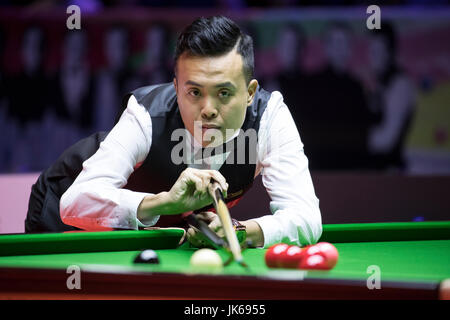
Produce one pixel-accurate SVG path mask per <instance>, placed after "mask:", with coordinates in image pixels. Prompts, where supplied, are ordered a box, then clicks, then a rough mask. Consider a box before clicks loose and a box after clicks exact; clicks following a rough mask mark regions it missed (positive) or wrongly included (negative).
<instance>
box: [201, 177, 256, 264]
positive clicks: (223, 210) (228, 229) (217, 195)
mask: <svg viewBox="0 0 450 320" xmlns="http://www.w3.org/2000/svg"><path fill="white" fill-rule="evenodd" d="M208 190H209V193H210V194H211V197H212V198H213V200H214V207H215V208H216V211H217V214H218V215H219V218H220V221H221V222H222V227H223V229H224V231H225V237H226V238H227V240H228V245H229V248H230V250H231V253H232V254H233V257H234V260H235V261H236V262H237V263H238V264H240V265H241V266H244V267H247V265H246V264H245V262H244V258H243V257H242V252H241V246H240V244H239V240H238V238H237V235H236V232H234V228H233V224H232V222H231V217H230V212H229V211H228V207H227V205H226V204H225V199H224V198H223V193H222V189H221V188H220V185H219V183H218V182H217V181H215V180H214V179H211V183H210V185H209V187H208Z"/></svg>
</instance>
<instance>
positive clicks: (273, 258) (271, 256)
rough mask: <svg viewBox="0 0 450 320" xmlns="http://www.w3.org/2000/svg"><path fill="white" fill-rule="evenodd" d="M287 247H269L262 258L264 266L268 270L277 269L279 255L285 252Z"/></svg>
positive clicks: (276, 245) (280, 245)
mask: <svg viewBox="0 0 450 320" xmlns="http://www.w3.org/2000/svg"><path fill="white" fill-rule="evenodd" d="M288 248H289V246H288V245H287V244H285V243H278V244H275V245H273V246H271V247H270V248H269V249H268V250H267V251H266V254H265V256H264V260H265V261H266V265H267V266H268V267H269V268H279V267H280V266H279V261H280V256H281V254H282V253H283V252H284V251H286V250H287V249H288Z"/></svg>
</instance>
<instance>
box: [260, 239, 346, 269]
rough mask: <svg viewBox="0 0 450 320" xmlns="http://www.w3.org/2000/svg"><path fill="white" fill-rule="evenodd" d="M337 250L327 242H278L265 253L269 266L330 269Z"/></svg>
mask: <svg viewBox="0 0 450 320" xmlns="http://www.w3.org/2000/svg"><path fill="white" fill-rule="evenodd" d="M338 255H339V254H338V251H337V249H336V247H335V246H333V245H332V244H331V243H328V242H319V243H317V244H314V245H309V246H306V247H303V248H301V247H299V246H296V245H287V244H285V243H279V244H275V245H273V246H271V247H270V248H269V249H268V250H267V251H266V254H265V261H266V265H267V266H268V267H269V268H289V269H315V270H330V269H332V268H333V267H334V266H335V265H336V263H337V260H338Z"/></svg>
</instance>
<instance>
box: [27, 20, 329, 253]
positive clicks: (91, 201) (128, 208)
mask: <svg viewBox="0 0 450 320" xmlns="http://www.w3.org/2000/svg"><path fill="white" fill-rule="evenodd" d="M253 69H254V59H253V44H252V39H251V37H249V36H248V35H245V34H244V33H242V32H241V30H240V28H239V27H238V26H237V25H236V24H235V23H234V22H233V21H231V20H229V19H227V18H225V17H221V16H219V17H211V18H201V19H197V20H195V21H194V22H193V23H192V24H191V25H189V26H188V27H187V28H186V29H185V30H184V31H183V32H182V34H181V35H180V36H179V38H178V41H177V45H176V53H175V78H174V80H173V84H162V85H156V86H151V87H144V88H140V89H137V90H135V91H133V92H132V93H131V94H130V95H128V96H127V97H126V98H127V99H128V100H126V108H125V110H124V111H123V113H122V114H121V117H120V119H119V120H118V122H117V124H116V125H115V126H114V128H113V129H112V130H111V131H110V132H109V133H107V134H104V135H102V134H96V135H93V136H91V137H89V138H87V139H85V140H84V141H83V140H82V141H81V142H79V143H78V144H76V145H75V146H73V147H71V148H69V150H67V151H66V152H65V153H64V154H63V155H62V156H61V157H60V158H59V159H58V161H57V163H56V164H54V165H53V166H52V167H51V168H49V169H48V170H47V172H44V173H43V174H42V175H41V177H40V179H39V180H38V183H36V185H35V186H33V191H32V195H31V198H30V209H29V212H28V216H27V221H26V228H27V230H28V231H31V232H33V231H35V230H36V229H39V227H38V226H39V225H45V224H46V223H47V224H49V223H48V221H47V222H46V221H45V220H46V219H47V220H48V219H49V218H48V217H49V216H51V215H47V218H44V215H45V214H44V213H43V212H45V210H46V206H47V207H48V206H49V204H48V202H49V203H50V204H51V203H52V201H41V202H43V204H40V205H39V206H37V207H39V210H34V209H33V208H34V206H33V203H35V202H37V201H35V200H33V199H36V198H38V194H39V186H45V190H49V189H52V190H53V192H54V193H56V194H57V193H58V192H60V193H61V194H62V193H64V194H63V195H62V197H61V199H60V203H59V214H60V217H61V219H62V222H63V223H64V224H66V225H70V226H74V227H76V228H80V229H84V230H92V231H93V230H111V229H138V228H142V227H148V226H174V225H177V226H179V223H180V220H181V219H180V217H181V214H186V213H189V212H193V211H196V212H198V216H199V217H200V218H201V219H203V220H205V221H207V223H209V226H210V228H211V229H213V231H216V232H217V231H218V230H219V229H220V220H219V219H218V217H217V215H216V214H214V213H212V212H211V211H210V210H209V209H208V206H210V205H211V204H212V201H213V200H212V198H211V196H210V194H209V193H208V191H207V190H208V186H209V184H210V183H211V182H212V181H216V182H218V183H219V184H220V186H221V188H222V190H224V192H225V193H226V195H227V196H226V201H227V204H228V206H229V207H231V206H232V205H233V204H234V203H236V201H238V200H239V199H240V197H242V195H243V193H245V191H246V190H247V189H248V188H249V187H251V185H252V182H253V179H254V178H255V177H256V176H257V175H258V174H262V179H263V184H264V186H265V187H266V190H267V192H268V194H269V196H270V197H271V203H270V209H271V211H272V214H269V215H264V216H261V217H259V218H255V219H250V220H247V221H240V223H241V224H242V225H244V226H245V228H246V232H247V239H248V240H250V241H251V243H252V244H253V246H255V247H265V248H267V247H269V246H271V245H273V244H275V243H279V242H285V243H290V244H297V245H301V246H303V245H307V244H311V243H315V242H317V240H318V239H319V237H320V235H321V232H322V224H321V215H320V210H319V201H318V199H317V197H316V196H315V192H314V187H313V184H312V180H311V176H310V173H309V170H308V160H307V158H306V156H305V154H304V151H303V144H302V142H301V139H300V135H299V133H298V131H297V128H296V126H295V124H294V121H293V119H292V117H291V114H290V112H289V109H288V108H287V106H286V105H285V104H284V103H283V98H282V95H281V94H280V93H279V92H273V93H269V92H267V91H265V90H263V89H262V88H261V87H260V86H259V85H258V82H257V80H255V79H253ZM295 107H300V106H295ZM180 129H181V130H184V132H185V136H184V137H185V139H184V141H185V146H187V147H188V148H194V149H195V148H196V150H198V149H200V150H201V151H203V153H201V154H205V153H204V151H211V150H212V152H210V155H211V157H209V161H208V159H206V158H204V159H200V160H201V161H200V164H198V162H195V161H192V158H191V159H187V161H186V158H189V157H188V156H186V154H184V155H183V157H184V158H183V159H184V161H183V162H182V163H178V162H177V161H174V154H176V153H174V152H173V151H174V148H176V147H177V146H179V141H176V139H175V140H174V139H173V133H174V132H175V131H177V130H180ZM252 130H253V132H257V135H258V142H257V144H255V143H252V141H248V140H249V139H247V140H246V139H244V140H242V139H241V138H242V135H243V134H245V133H246V132H251V131H252ZM199 132H200V134H199ZM211 132H213V135H212V136H213V138H211V137H210V136H211ZM214 133H215V134H214ZM208 136H209V137H210V138H208ZM275 138H276V139H275ZM240 139H241V140H240ZM250 140H251V139H250ZM242 141H246V142H245V143H244V148H243V149H242V148H240V149H239V148H238V149H236V146H242ZM274 141H276V143H275V142H274ZM220 148H221V149H220ZM217 150H225V152H222V153H220V152H219V151H217ZM242 150H244V151H242ZM184 152H185V153H186V149H184ZM242 152H244V153H245V159H246V161H245V163H242V162H239V161H237V160H236V159H238V158H239V156H240V154H239V153H242ZM253 153H254V154H253ZM194 154H196V153H195V152H194ZM252 154H253V156H252ZM230 157H234V158H232V159H231V158H230ZM211 159H213V160H211ZM230 159H231V161H228V160H230ZM190 160H191V161H190ZM252 160H253V161H252ZM175 162H177V163H175ZM62 163H63V164H64V165H61V164H62ZM74 163H75V164H76V165H73V164H74ZM77 165H79V166H80V170H79V171H81V172H78V171H77V170H75V169H74V170H73V171H74V172H75V174H74V172H69V171H70V170H69V169H67V168H68V167H72V168H73V167H76V166H77ZM81 165H82V170H81ZM62 167H64V169H61V168H62ZM52 171H53V173H52ZM55 171H63V172H64V174H57V173H56V172H55ZM78 173H79V174H78ZM56 176H64V177H69V178H68V179H67V180H68V181H69V182H67V181H65V182H64V183H62V182H61V183H59V185H58V188H57V189H58V192H57V191H54V190H55V188H53V186H51V183H52V182H51V177H56ZM70 176H72V177H73V178H74V179H75V177H76V179H75V180H74V181H73V183H72V181H71V180H70ZM49 181H50V182H49ZM134 185H139V186H140V189H139V188H133V186H134ZM67 187H68V188H67ZM41 189H44V187H41ZM65 189H67V190H65ZM45 190H44V191H45ZM61 190H62V191H61ZM132 190H133V191H132ZM44 191H42V190H41V192H40V193H43V194H45V192H44ZM63 191H65V192H63ZM41 198H42V196H41ZM56 198H58V195H56ZM32 200H33V201H32ZM53 202H55V201H54V200H53ZM170 218H172V219H170ZM174 218H175V219H174ZM50 219H51V218H50ZM50 224H51V223H50ZM61 225H63V224H61ZM188 239H189V240H190V241H191V243H193V244H195V245H198V246H202V245H203V243H202V242H201V241H200V240H199V239H198V232H197V230H195V229H192V228H191V229H189V230H188Z"/></svg>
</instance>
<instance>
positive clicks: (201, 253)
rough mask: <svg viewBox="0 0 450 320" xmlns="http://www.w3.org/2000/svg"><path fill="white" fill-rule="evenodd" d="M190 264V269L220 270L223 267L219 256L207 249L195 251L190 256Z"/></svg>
mask: <svg viewBox="0 0 450 320" xmlns="http://www.w3.org/2000/svg"><path fill="white" fill-rule="evenodd" d="M190 264H191V266H192V267H194V268H199V269H202V270H220V269H221V268H222V266H223V263H222V258H221V257H220V255H219V254H218V253H217V252H216V251H214V250H212V249H207V248H203V249H200V250H197V251H195V252H194V254H193V255H192V256H191V260H190Z"/></svg>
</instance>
